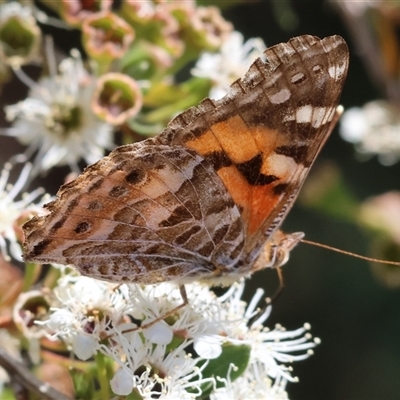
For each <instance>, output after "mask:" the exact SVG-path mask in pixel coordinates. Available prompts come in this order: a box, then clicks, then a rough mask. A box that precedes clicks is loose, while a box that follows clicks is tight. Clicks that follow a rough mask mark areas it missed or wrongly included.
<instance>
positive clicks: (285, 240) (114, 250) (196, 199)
mask: <svg viewBox="0 0 400 400" xmlns="http://www.w3.org/2000/svg"><path fill="white" fill-rule="evenodd" d="M264 54H265V59H266V61H263V60H261V59H260V58H259V59H257V60H256V61H255V62H254V63H253V65H252V66H251V67H250V69H249V70H248V72H247V73H246V75H245V76H244V77H243V79H239V80H237V81H236V82H234V83H233V84H232V86H231V88H230V91H229V93H228V94H227V95H226V96H225V97H224V98H222V99H221V100H218V101H213V100H210V99H205V100H203V101H202V102H201V103H200V104H199V105H198V106H197V107H192V108H190V109H189V110H187V111H185V112H183V113H182V114H180V115H178V116H177V117H176V118H174V119H173V120H172V121H171V122H170V123H169V125H168V126H167V127H166V128H165V130H164V131H163V132H162V133H161V134H160V135H158V136H157V137H154V138H151V139H147V140H145V141H143V142H140V143H135V144H131V145H127V146H122V147H119V148H117V149H116V150H114V151H113V152H112V153H111V154H110V155H109V156H108V157H105V158H103V159H102V160H100V161H99V162H97V163H96V164H94V165H92V166H90V167H88V168H87V169H86V170H85V171H84V173H83V174H82V175H80V176H79V177H78V178H76V179H75V180H74V181H72V182H70V183H67V184H65V185H63V186H62V187H61V189H60V190H59V192H58V198H57V199H56V200H55V201H53V202H51V203H49V204H47V205H46V208H47V210H48V211H49V214H48V215H46V216H42V217H34V218H32V219H31V220H30V221H28V222H27V223H26V224H25V226H24V230H25V236H26V241H25V243H24V250H25V259H26V260H29V261H36V262H40V263H61V264H74V265H75V266H76V267H77V268H78V269H79V271H80V272H81V273H82V274H84V275H89V276H91V277H94V278H99V279H105V280H110V281H113V282H137V283H143V284H153V283H157V282H163V281H174V282H176V283H178V284H184V283H187V282H190V281H193V280H200V281H206V282H209V283H211V284H229V283H230V282H232V281H234V280H236V279H238V277H240V276H243V275H248V274H251V273H252V272H254V271H256V270H259V269H261V268H265V267H268V266H269V267H271V266H277V265H280V264H282V263H283V262H284V261H285V260H286V258H287V256H288V253H289V251H290V249H291V248H292V247H293V246H294V245H295V244H296V243H297V242H298V241H299V240H300V238H301V237H302V236H301V235H302V234H292V235H285V234H283V233H282V232H281V231H279V230H278V228H279V226H280V225H281V223H282V220H283V219H284V218H285V216H286V214H287V212H288V211H289V209H290V208H291V206H292V204H293V202H294V200H295V199H296V197H297V195H298V193H299V190H300V188H301V186H302V184H303V182H304V179H305V178H306V175H307V173H308V171H309V169H310V167H311V165H312V163H313V161H314V160H315V158H316V156H317V155H318V153H319V151H320V149H321V147H322V146H323V144H324V143H325V141H326V139H327V138H328V136H329V134H330V132H331V131H332V129H333V127H334V125H335V123H336V121H337V118H338V112H337V105H338V101H339V97H340V93H341V90H342V87H343V84H344V80H345V77H346V74H347V69H348V61H349V55H348V49H347V46H346V43H345V42H344V40H343V39H342V38H341V37H339V36H331V37H328V38H325V39H322V40H320V39H318V38H316V37H313V36H300V37H297V38H294V39H292V40H290V41H289V42H288V43H281V44H278V45H276V46H273V47H270V48H269V49H267V50H266V51H265V53H264Z"/></svg>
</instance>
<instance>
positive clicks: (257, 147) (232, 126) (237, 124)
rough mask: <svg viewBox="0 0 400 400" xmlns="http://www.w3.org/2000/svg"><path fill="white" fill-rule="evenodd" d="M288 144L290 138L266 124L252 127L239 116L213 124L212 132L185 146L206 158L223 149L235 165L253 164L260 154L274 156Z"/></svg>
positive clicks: (203, 134)
mask: <svg viewBox="0 0 400 400" xmlns="http://www.w3.org/2000/svg"><path fill="white" fill-rule="evenodd" d="M287 144H289V143H288V140H287V136H286V135H282V133H279V132H278V131H276V130H273V129H268V128H266V127H264V126H262V125H259V126H248V125H246V123H245V121H244V120H243V119H242V118H241V117H240V116H239V115H236V116H234V117H231V118H229V119H227V120H226V121H223V122H219V123H217V124H214V125H212V127H211V129H210V130H207V131H205V132H204V133H202V134H201V135H199V136H198V137H196V138H194V139H191V140H188V141H187V142H186V143H185V145H186V146H187V147H189V148H190V149H192V150H195V151H197V152H198V153H199V154H201V155H203V156H204V155H206V154H209V153H212V152H215V151H221V150H223V151H224V152H225V153H226V154H227V156H228V157H229V159H230V160H231V161H232V162H233V163H235V164H240V163H243V162H246V161H249V160H251V159H252V158H253V157H254V156H256V155H257V154H259V153H263V154H264V155H269V154H273V152H274V150H275V149H276V148H277V147H278V146H283V145H287Z"/></svg>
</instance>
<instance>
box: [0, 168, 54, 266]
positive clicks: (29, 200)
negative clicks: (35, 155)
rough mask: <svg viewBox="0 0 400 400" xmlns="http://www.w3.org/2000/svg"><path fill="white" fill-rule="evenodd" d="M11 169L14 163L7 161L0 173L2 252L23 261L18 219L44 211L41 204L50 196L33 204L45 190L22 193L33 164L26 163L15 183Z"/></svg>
mask: <svg viewBox="0 0 400 400" xmlns="http://www.w3.org/2000/svg"><path fill="white" fill-rule="evenodd" d="M11 169H12V165H11V164H10V163H6V164H5V165H4V168H3V170H2V171H1V173H0V252H1V255H2V256H3V258H4V259H5V260H7V261H9V260H10V255H11V256H12V257H13V258H14V259H16V260H18V261H22V257H21V254H22V249H21V245H20V239H21V235H20V232H19V230H20V229H21V227H20V226H19V224H18V219H20V218H21V219H23V217H24V215H26V216H28V215H29V214H30V213H40V212H42V208H41V206H42V205H43V204H44V203H46V202H48V201H49V197H48V196H44V197H43V198H42V199H41V201H40V202H39V203H38V204H33V201H34V200H36V199H37V198H38V197H39V196H40V195H41V194H43V193H44V190H43V189H42V188H38V189H36V190H34V191H33V192H32V193H29V194H28V193H22V190H23V188H24V186H25V185H26V183H27V181H28V178H29V175H30V172H31V170H32V165H31V164H25V165H24V167H23V168H22V170H21V172H20V175H19V177H18V179H17V181H16V182H15V183H14V184H11V183H9V178H10V171H11ZM17 199H18V200H17ZM7 241H8V244H9V245H8V246H7ZM9 254H10V255H9Z"/></svg>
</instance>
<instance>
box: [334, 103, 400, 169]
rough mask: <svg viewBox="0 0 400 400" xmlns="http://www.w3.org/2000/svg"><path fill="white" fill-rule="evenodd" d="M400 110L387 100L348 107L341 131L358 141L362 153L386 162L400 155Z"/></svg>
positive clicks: (350, 138) (356, 142) (351, 139)
mask: <svg viewBox="0 0 400 400" xmlns="http://www.w3.org/2000/svg"><path fill="white" fill-rule="evenodd" d="M399 111H400V110H399V109H398V107H397V106H396V105H393V104H390V103H388V102H386V101H383V100H382V101H372V102H370V103H367V104H365V105H364V106H363V107H362V108H358V107H354V108H350V109H349V110H347V111H346V112H345V113H344V114H343V116H342V118H341V121H340V134H341V136H342V137H343V139H345V140H347V141H348V142H351V143H355V147H356V150H357V151H358V152H359V154H363V155H367V156H372V155H374V154H376V155H378V159H379V161H380V162H381V163H382V164H384V165H391V164H394V163H396V162H397V161H398V160H399V158H400V112H399Z"/></svg>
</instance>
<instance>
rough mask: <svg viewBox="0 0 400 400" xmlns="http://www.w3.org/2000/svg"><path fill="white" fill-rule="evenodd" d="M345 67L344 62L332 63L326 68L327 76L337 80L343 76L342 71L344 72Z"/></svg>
mask: <svg viewBox="0 0 400 400" xmlns="http://www.w3.org/2000/svg"><path fill="white" fill-rule="evenodd" d="M346 68H347V64H346V63H341V64H336V65H332V66H331V67H329V68H328V72H329V76H330V77H331V78H333V79H335V80H336V81H338V80H339V79H341V78H342V77H343V75H344V73H345V72H346Z"/></svg>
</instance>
